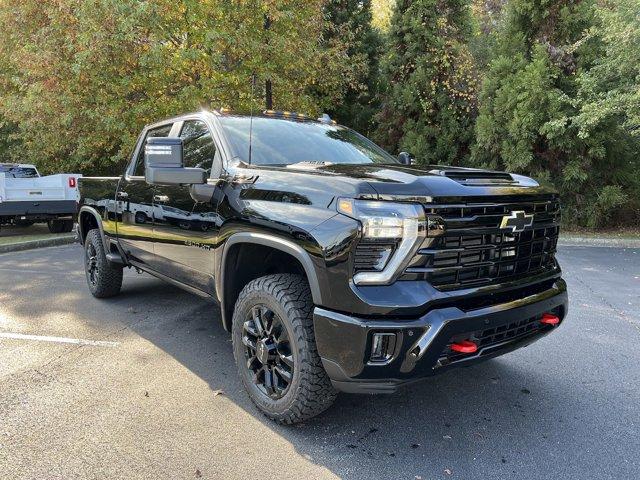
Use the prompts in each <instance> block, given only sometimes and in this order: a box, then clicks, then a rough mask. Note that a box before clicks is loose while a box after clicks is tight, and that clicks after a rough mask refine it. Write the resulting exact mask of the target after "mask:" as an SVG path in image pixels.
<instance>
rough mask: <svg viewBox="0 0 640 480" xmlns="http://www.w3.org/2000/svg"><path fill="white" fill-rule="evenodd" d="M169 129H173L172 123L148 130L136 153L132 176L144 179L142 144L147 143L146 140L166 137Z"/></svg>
mask: <svg viewBox="0 0 640 480" xmlns="http://www.w3.org/2000/svg"><path fill="white" fill-rule="evenodd" d="M171 127H173V123H170V124H168V125H163V126H162V127H158V128H154V129H153V130H149V131H148V132H147V136H146V137H144V141H143V142H142V148H141V149H140V152H138V159H137V161H136V168H135V170H134V171H133V174H134V175H136V176H138V177H144V144H145V143H146V142H147V139H148V138H152V137H168V136H169V132H170V131H171Z"/></svg>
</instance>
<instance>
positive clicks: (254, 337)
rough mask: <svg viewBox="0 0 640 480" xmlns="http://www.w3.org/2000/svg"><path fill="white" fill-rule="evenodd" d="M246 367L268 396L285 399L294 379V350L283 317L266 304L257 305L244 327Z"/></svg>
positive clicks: (243, 340) (243, 341) (243, 339)
mask: <svg viewBox="0 0 640 480" xmlns="http://www.w3.org/2000/svg"><path fill="white" fill-rule="evenodd" d="M242 343H243V345H244V346H245V358H246V362H247V368H248V369H249V370H250V371H251V373H252V376H253V381H254V383H255V384H256V385H257V386H258V388H259V389H260V390H261V391H262V392H263V393H264V394H265V395H267V396H268V397H270V398H273V399H279V398H282V397H283V396H284V395H285V394H286V393H287V391H288V390H289V387H290V386H291V381H292V380H293V368H294V362H293V352H292V351H291V341H290V339H289V334H288V333H287V329H286V328H285V326H284V324H283V323H282V320H281V319H280V317H278V315H276V314H275V313H274V312H273V311H272V310H271V309H269V308H268V307H266V306H265V305H256V306H254V307H253V308H252V309H251V311H250V316H249V318H247V319H246V321H245V322H244V325H243V327H242Z"/></svg>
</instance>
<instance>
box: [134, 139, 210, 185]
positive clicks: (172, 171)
mask: <svg viewBox="0 0 640 480" xmlns="http://www.w3.org/2000/svg"><path fill="white" fill-rule="evenodd" d="M144 166H145V173H144V178H145V180H146V182H147V183H149V184H152V185H195V184H202V183H206V182H207V172H206V171H205V169H204V168H186V167H185V166H184V158H183V154H182V139H181V138H174V137H152V138H149V139H147V143H146V145H145V147H144Z"/></svg>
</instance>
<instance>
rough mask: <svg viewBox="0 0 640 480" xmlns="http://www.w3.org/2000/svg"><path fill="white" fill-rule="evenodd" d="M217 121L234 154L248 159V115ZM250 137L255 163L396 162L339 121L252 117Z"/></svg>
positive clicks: (223, 118) (252, 159)
mask: <svg viewBox="0 0 640 480" xmlns="http://www.w3.org/2000/svg"><path fill="white" fill-rule="evenodd" d="M220 122H221V123H222V127H223V129H224V131H225V133H226V135H227V138H228V139H229V142H230V143H231V146H232V148H233V149H234V153H235V155H236V156H238V157H239V158H240V159H242V160H243V161H245V162H248V161H249V123H250V118H249V117H233V116H228V117H227V116H225V117H221V118H220ZM251 137H252V140H251V163H252V164H255V165H291V164H294V163H300V162H320V163H329V164H331V163H338V164H340V163H352V164H361V163H398V161H397V160H396V159H395V158H394V157H392V156H391V155H389V154H388V153H387V152H385V151H384V150H383V149H382V148H380V147H378V146H377V145H376V144H375V143H373V142H372V141H370V140H368V139H367V138H365V137H363V136H362V135H360V134H358V133H356V132H354V131H353V130H350V129H348V128H345V127H341V126H339V125H327V124H324V123H316V122H299V121H294V120H287V119H282V118H265V117H254V118H253V131H252V134H251Z"/></svg>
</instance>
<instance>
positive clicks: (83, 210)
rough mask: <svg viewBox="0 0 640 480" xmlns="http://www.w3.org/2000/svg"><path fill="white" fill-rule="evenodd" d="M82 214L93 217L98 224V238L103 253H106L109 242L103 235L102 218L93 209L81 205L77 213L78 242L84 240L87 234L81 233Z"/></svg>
mask: <svg viewBox="0 0 640 480" xmlns="http://www.w3.org/2000/svg"><path fill="white" fill-rule="evenodd" d="M83 213H88V214H90V215H93V216H94V218H95V219H96V223H97V224H98V230H100V238H102V245H104V251H105V252H108V251H109V242H107V237H106V236H105V234H104V229H103V226H102V217H101V216H100V214H99V213H98V211H97V210H96V209H95V208H93V207H89V206H87V205H83V206H82V207H80V210H79V211H78V240H79V241H80V242H82V239H83V238H85V234H86V233H88V232H83V231H82V214H83Z"/></svg>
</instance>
